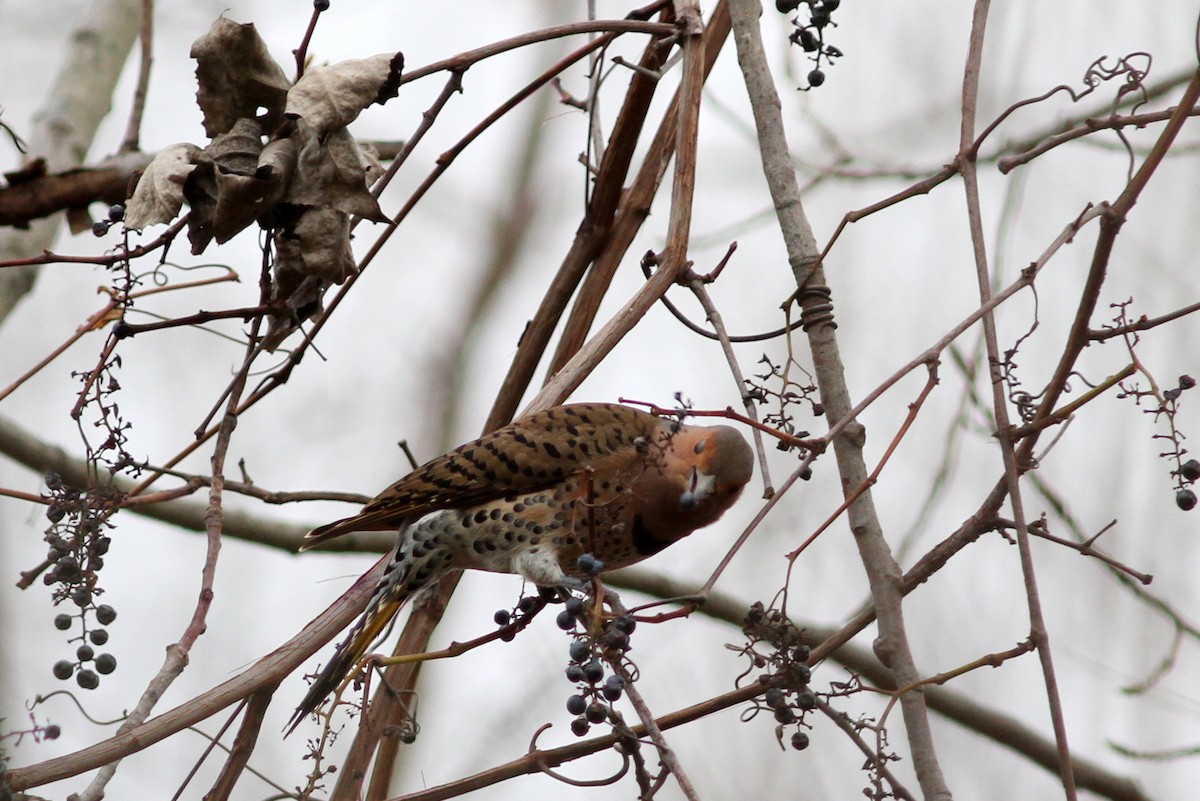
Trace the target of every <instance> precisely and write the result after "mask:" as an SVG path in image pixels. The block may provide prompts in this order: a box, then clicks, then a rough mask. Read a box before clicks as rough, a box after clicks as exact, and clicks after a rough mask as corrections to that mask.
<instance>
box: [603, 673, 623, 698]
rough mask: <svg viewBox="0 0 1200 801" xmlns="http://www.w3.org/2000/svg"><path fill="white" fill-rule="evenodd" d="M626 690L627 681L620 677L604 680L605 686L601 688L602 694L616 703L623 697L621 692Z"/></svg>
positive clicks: (610, 677)
mask: <svg viewBox="0 0 1200 801" xmlns="http://www.w3.org/2000/svg"><path fill="white" fill-rule="evenodd" d="M624 689H625V681H624V680H623V679H622V678H621V677H620V676H609V677H608V678H607V679H605V680H604V686H603V687H601V688H600V692H601V693H603V694H604V697H605V698H606V699H607V700H609V701H616V700H617V699H619V698H620V697H621V692H622V691H623V690H624Z"/></svg>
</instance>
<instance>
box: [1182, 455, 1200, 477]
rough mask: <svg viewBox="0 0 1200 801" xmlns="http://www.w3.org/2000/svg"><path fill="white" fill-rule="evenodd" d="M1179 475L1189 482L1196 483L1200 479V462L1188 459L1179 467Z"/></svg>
mask: <svg viewBox="0 0 1200 801" xmlns="http://www.w3.org/2000/svg"><path fill="white" fill-rule="evenodd" d="M1179 475H1181V476H1183V477H1184V479H1186V480H1188V481H1195V480H1196V479H1198V478H1200V462H1198V461H1196V460H1195V459H1188V460H1187V461H1186V462H1184V463H1183V464H1182V465H1180V466H1179Z"/></svg>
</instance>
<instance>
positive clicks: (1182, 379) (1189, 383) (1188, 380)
mask: <svg viewBox="0 0 1200 801" xmlns="http://www.w3.org/2000/svg"><path fill="white" fill-rule="evenodd" d="M1179 386H1180V388H1181V389H1191V388H1192V387H1194V386H1196V379H1194V378H1192V377H1191V376H1190V375H1181V376H1179ZM47 486H49V484H47Z"/></svg>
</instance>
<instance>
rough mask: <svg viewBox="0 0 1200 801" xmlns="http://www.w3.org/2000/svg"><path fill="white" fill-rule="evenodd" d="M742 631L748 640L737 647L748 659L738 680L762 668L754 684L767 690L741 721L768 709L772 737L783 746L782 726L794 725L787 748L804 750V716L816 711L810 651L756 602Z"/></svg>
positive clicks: (777, 615) (789, 627)
mask: <svg viewBox="0 0 1200 801" xmlns="http://www.w3.org/2000/svg"><path fill="white" fill-rule="evenodd" d="M742 631H743V632H744V633H745V634H746V636H747V638H748V641H747V642H746V644H744V645H742V646H740V647H738V648H737V649H736V650H738V651H739V652H740V653H742V654H743V655H744V656H746V657H747V658H748V659H749V660H750V663H751V664H750V667H749V668H747V669H746V671H745V672H744V673H743V674H742V675H741V676H740V677H739V681H740V679H741V678H744V677H745V676H747V675H749V674H750V673H751V672H752V671H755V670H763V669H764V668H765V669H766V672H764V673H761V674H760V675H759V676H758V679H757V681H758V683H759V684H760V685H763V686H764V687H766V688H767V689H766V690H765V691H764V692H763V694H762V696H761V697H760V699H759V700H757V701H755V705H754V707H753V708H751V709H750V710H749V712H748V714H747V715H745V716H743V719H744V720H749V719H750V718H752V717H754V716H755V715H757V714H758V713H759V712H760V711H764V710H770V712H771V714H772V716H773V717H774V718H775V722H776V723H777V724H778V725H777V726H776V728H775V735H776V737H778V738H779V741H780V743H781V744H782V743H783V733H784V729H785V727H789V726H795V730H794V731H793V732H792V736H791V745H792V748H794V749H796V750H797V751H803V750H804V749H805V748H808V744H809V738H808V732H806V731H805V730H804V729H805V728H807V726H808V724H806V723H805V722H804V717H805V715H806V714H807V713H808V712H810V711H812V710H813V709H816V708H817V694H816V693H815V692H813V691H812V690H811V689H809V686H808V684H809V681H810V680H811V679H812V670H811V668H809V666H808V661H809V659H811V658H812V652H811V651H810V649H809V647H808V646H807V645H803V644H796V643H797V641H798V640H799V636H800V632H799V631H797V630H796V627H795V626H793V625H792V624H791V622H789V621H788V620H787V619H786V618H785V617H784V616H783V615H782V614H781V613H780V612H779V611H778V610H775V609H766V608H765V607H764V606H763V605H762V603H758V602H756V603H755V604H754V605H753V606H751V607H750V611H749V612H748V613H747V614H746V618H745V620H744V621H743V622H742ZM763 643H766V644H768V645H770V646H771V650H770V651H769V652H767V653H761V652H760V651H759V650H758V646H759V645H760V644H763Z"/></svg>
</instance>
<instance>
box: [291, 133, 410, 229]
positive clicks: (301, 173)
mask: <svg viewBox="0 0 1200 801" xmlns="http://www.w3.org/2000/svg"><path fill="white" fill-rule="evenodd" d="M296 128H297V130H296V132H295V133H294V134H293V135H292V138H293V139H294V140H298V141H300V142H301V143H302V144H301V146H300V158H299V163H298V164H297V169H296V175H295V178H294V180H293V181H292V184H291V186H290V187H288V191H287V195H286V200H287V202H288V203H293V204H295V205H298V206H330V207H332V208H335V209H338V210H339V211H344V212H346V213H347V214H355V215H358V216H359V217H365V218H366V219H368V220H373V221H375V222H387V221H388V217H387V215H386V214H384V213H383V209H381V208H380V207H379V201H377V200H376V199H375V198H374V197H373V196H372V195H371V193H370V192H369V191H367V186H368V182H367V173H368V170H369V169H370V168H371V163H370V162H368V161H366V160H364V158H363V152H362V150H361V149H360V148H359V145H358V142H357V141H355V139H354V137H353V136H352V135H351V134H350V132H349V131H347V130H346V129H345V128H339V129H337V130H336V131H334V132H333V133H331V134H329V136H328V137H326V139H325V141H324V142H321V141H320V140H319V139H318V138H317V136H316V135H315V132H314V131H313V130H312V129H311V128H310V127H309V126H307V125H305V124H303V123H301V124H299V125H297V126H296ZM374 166H375V168H376V169H378V166H379V163H378V161H376V162H374Z"/></svg>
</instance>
